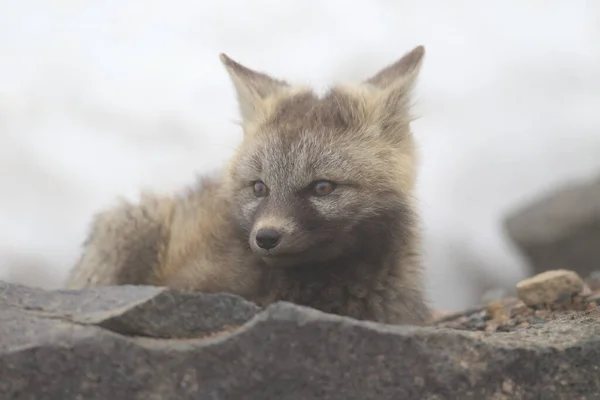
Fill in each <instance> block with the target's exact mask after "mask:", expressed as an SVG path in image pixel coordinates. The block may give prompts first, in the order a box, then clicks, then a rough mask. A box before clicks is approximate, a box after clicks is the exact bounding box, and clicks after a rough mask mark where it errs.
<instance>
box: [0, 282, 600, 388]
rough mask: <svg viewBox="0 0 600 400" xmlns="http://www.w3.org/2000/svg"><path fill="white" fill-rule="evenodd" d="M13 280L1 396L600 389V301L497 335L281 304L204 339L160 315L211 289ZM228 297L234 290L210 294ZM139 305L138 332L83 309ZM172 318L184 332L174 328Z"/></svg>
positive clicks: (7, 289)
mask: <svg viewBox="0 0 600 400" xmlns="http://www.w3.org/2000/svg"><path fill="white" fill-rule="evenodd" d="M3 288H4V293H3V294H2V296H0V298H2V301H3V302H4V303H3V305H2V307H0V377H1V378H0V398H1V399H40V400H43V399H60V400H68V399H85V400H87V399H111V400H118V399H127V400H135V399H150V400H153V399H156V400H158V399H160V400H170V399H174V400H175V399H177V400H183V399H215V400H216V399H265V400H268V399H277V400H285V399H344V400H351V399H361V400H369V399H378V400H381V399H408V400H410V399H477V400H480V399H539V398H544V399H569V400H572V399H598V398H600V379H599V377H600V311H599V310H598V309H596V310H591V311H588V312H585V313H581V314H580V315H579V316H578V317H577V318H574V319H569V320H566V319H565V320H557V321H554V322H551V323H549V324H546V325H540V326H535V327H530V328H528V329H525V330H521V331H517V332H511V333H493V334H490V333H482V332H464V331H453V330H449V329H442V328H435V327H412V326H390V325H383V324H377V323H372V322H365V321H357V320H353V319H350V318H345V317H339V316H335V315H329V314H325V313H322V312H320V311H316V310H313V309H310V308H306V307H301V306H296V305H292V304H289V303H284V302H280V303H276V304H274V305H271V306H269V307H268V308H266V309H265V310H263V311H261V312H259V313H258V314H256V315H254V317H252V318H251V319H250V320H248V321H246V322H241V323H240V322H239V320H240V319H243V318H239V319H237V320H235V321H233V320H232V321H231V323H230V324H222V326H230V327H229V328H228V329H226V330H223V331H221V332H220V333H219V332H217V333H215V334H213V335H211V336H210V337H206V336H204V335H199V336H203V337H194V335H192V334H185V333H184V332H182V329H181V328H180V327H178V326H175V325H168V324H162V323H161V322H159V321H156V320H159V319H161V318H163V317H164V318H167V319H169V318H175V317H173V316H172V315H171V314H177V313H178V310H179V308H178V307H179V304H181V302H182V301H183V300H181V299H186V300H185V301H183V302H184V303H185V302H187V301H188V300H189V302H191V303H194V302H196V301H197V302H198V303H197V305H198V306H202V305H206V304H208V305H209V307H210V304H215V303H211V302H210V301H207V300H206V299H207V298H208V297H206V296H207V295H202V294H197V295H195V296H194V295H190V294H188V295H182V294H181V293H179V292H176V291H170V290H166V289H157V288H148V287H128V288H126V289H117V288H98V289H93V290H84V291H81V292H65V291H59V292H43V291H38V290H31V289H26V288H22V287H12V286H11V285H3ZM7 293H9V294H8V295H7ZM121 296H122V297H123V298H122V299H121V300H117V299H118V298H121ZM161 296H168V298H170V299H172V301H167V300H160V298H161ZM186 296H189V297H186ZM218 297H226V298H228V299H230V298H233V297H230V296H227V295H214V296H212V298H218ZM73 299H77V302H78V303H80V304H81V305H82V306H81V307H78V306H76V304H74V303H73V302H72V301H73ZM153 299H154V300H156V299H159V301H154V300H153ZM194 299H195V300H194ZM44 303H47V304H50V305H51V306H52V307H55V308H56V310H57V311H56V312H54V311H53V310H52V307H49V306H48V305H47V304H44ZM108 303H110V304H108ZM84 304H85V305H84ZM107 304H108V305H107ZM228 304H230V305H231V307H232V308H237V307H242V308H243V307H246V306H247V304H246V303H245V302H244V301H243V300H237V301H235V302H231V303H228ZM154 305H157V308H156V310H155V309H154ZM169 305H170V306H169ZM32 306H35V307H32ZM136 307H142V308H145V314H144V315H146V317H145V318H144V319H143V320H144V321H146V322H144V323H142V324H140V325H139V326H144V329H139V328H137V329H134V330H135V331H136V334H135V336H132V335H130V334H129V333H128V332H126V331H123V330H121V329H118V330H116V331H114V330H112V329H111V328H112V326H111V325H110V324H109V325H108V326H107V325H106V324H104V321H106V320H103V319H96V320H95V321H96V322H90V321H92V320H93V319H86V318H87V317H86V318H84V319H85V322H81V321H82V320H81V319H79V318H80V317H82V316H83V315H91V314H96V313H105V312H110V313H112V318H117V317H118V315H117V314H119V311H118V310H119V309H120V310H121V311H120V313H121V314H119V315H120V316H121V318H125V316H126V315H129V316H130V317H132V318H133V319H135V318H137V317H136V315H137V314H136V312H132V311H131V310H133V309H135V308H136ZM169 307H170V308H169ZM187 307H189V308H188V309H192V308H193V307H192V306H191V305H188V306H187ZM81 310H84V312H82V311H81ZM107 310H109V311H107ZM212 311H214V312H217V308H213V309H212ZM221 311H222V312H223V314H224V315H229V316H232V315H237V314H235V313H233V312H232V311H231V310H225V309H222V310H221ZM74 316H75V318H73V317H74ZM210 318H211V317H209V316H207V320H210ZM202 319H203V318H196V322H195V324H192V325H193V326H194V330H195V332H206V331H210V330H211V329H212V328H210V329H208V328H203V327H202ZM223 319H224V317H223ZM149 320H152V321H149ZM183 320H184V319H183V318H181V319H180V320H179V322H181V321H183ZM171 321H174V320H173V319H172V320H171ZM123 323H126V322H125V321H123ZM144 324H145V325H144ZM155 324H159V325H160V326H162V328H161V332H162V335H161V336H163V338H156V337H149V336H148V335H145V334H144V333H145V332H146V331H145V329H146V328H148V327H150V328H149V331H148V332H151V335H150V336H156V335H154V332H155V331H154V328H153V327H154V326H155ZM208 324H209V325H210V326H214V324H213V323H212V322H210V321H208ZM236 325H237V326H236ZM171 328H172V329H174V332H175V334H174V335H173V337H174V338H164V336H166V335H165V334H168V333H169V329H171Z"/></svg>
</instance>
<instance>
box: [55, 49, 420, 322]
mask: <svg viewBox="0 0 600 400" xmlns="http://www.w3.org/2000/svg"><path fill="white" fill-rule="evenodd" d="M423 55H424V48H423V47H422V46H419V47H417V48H415V49H414V50H412V51H411V52H409V53H407V54H406V55H404V57H402V58H401V59H400V60H398V61H396V62H395V63H393V64H391V65H390V66H388V67H386V68H385V69H383V70H382V71H380V72H379V73H378V74H376V75H374V76H373V77H372V78H370V79H368V80H366V81H364V82H362V83H361V84H356V85H335V86H333V87H332V88H331V89H330V90H329V91H328V92H327V93H326V94H325V95H324V96H322V97H318V96H317V95H316V94H315V93H314V92H313V91H312V90H311V89H310V88H305V87H299V86H295V85H290V84H289V83H287V82H285V81H282V80H277V79H274V78H271V77H269V76H268V75H266V74H263V73H260V72H257V71H253V70H251V69H249V68H246V67H244V66H242V65H240V64H238V63H237V62H235V61H233V60H231V59H230V58H229V57H227V56H225V55H221V60H222V62H223V63H224V65H225V66H226V68H227V71H228V72H229V75H230V77H231V79H232V82H233V84H234V87H235V89H236V93H237V98H238V102H239V106H240V112H241V116H242V127H243V130H244V140H243V141H242V143H241V144H240V146H239V148H238V149H237V152H236V153H235V155H234V157H233V158H232V159H231V160H230V162H229V163H228V165H227V166H226V168H225V169H224V170H223V173H222V176H220V177H218V178H208V177H207V178H204V179H202V180H201V181H200V182H199V185H198V186H197V187H195V188H191V189H188V190H187V191H185V192H184V193H182V194H180V195H178V196H171V197H159V196H155V195H145V196H143V197H142V200H141V201H140V203H139V204H137V205H133V204H130V203H123V204H121V205H119V206H118V207H114V208H112V209H109V210H107V211H104V212H102V213H100V214H98V215H97V216H96V218H95V220H94V222H93V226H92V229H91V233H90V235H89V237H88V239H87V240H86V242H85V245H84V250H83V254H82V256H81V259H80V260H79V262H78V264H77V265H76V266H75V268H74V269H73V271H72V272H71V276H70V278H69V281H68V283H67V286H68V287H69V288H82V287H86V286H93V285H118V284H151V285H159V286H169V287H174V288H180V289H187V290H199V291H204V292H231V293H236V294H238V295H240V296H243V297H245V298H247V299H249V300H252V301H255V302H257V303H258V304H261V305H267V304H270V303H272V302H274V301H278V300H285V301H290V302H294V303H297V304H302V305H307V306H310V307H314V308H317V309H320V310H322V311H325V312H330V313H335V314H340V315H345V316H350V317H353V318H357V319H367V320H374V321H379V322H385V323H412V324H420V323H423V322H424V321H425V319H426V318H427V317H428V315H429V309H428V306H427V302H426V300H425V295H424V289H423V282H422V276H421V275H422V266H421V261H420V258H419V253H420V239H419V228H418V225H419V220H418V217H417V215H416V213H415V211H414V210H415V207H414V204H413V191H414V185H415V178H416V164H417V157H416V151H415V145H414V141H413V136H412V133H411V131H410V122H411V116H410V101H411V91H412V89H413V86H414V84H415V81H416V79H417V76H418V73H419V70H420V66H421V63H422V59H423ZM323 180H326V182H332V185H333V186H331V188H333V189H332V190H331V191H330V192H328V193H326V194H325V195H316V194H315V193H316V192H315V187H316V186H315V185H316V183H318V182H322V181H323ZM256 182H260V183H261V184H262V185H263V189H264V193H263V194H262V195H258V194H257V192H255V184H256ZM261 229H270V230H275V231H276V232H278V234H279V235H280V239H279V241H278V242H277V244H276V246H275V247H273V248H265V247H264V246H263V247H261V246H260V245H259V244H257V243H258V241H257V232H259V230H261Z"/></svg>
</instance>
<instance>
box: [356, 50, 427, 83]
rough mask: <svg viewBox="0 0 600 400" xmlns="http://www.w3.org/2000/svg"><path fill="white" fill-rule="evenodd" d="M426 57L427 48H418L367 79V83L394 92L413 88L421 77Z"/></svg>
mask: <svg viewBox="0 0 600 400" xmlns="http://www.w3.org/2000/svg"><path fill="white" fill-rule="evenodd" d="M424 56H425V47H423V46H417V47H415V48H414V49H412V50H411V51H409V52H408V53H406V54H405V55H403V56H402V58H400V59H399V60H397V61H396V62H394V63H392V64H390V65H388V66H387V67H385V68H384V69H382V70H381V71H379V72H378V73H377V74H375V75H374V76H372V77H371V78H369V79H367V80H366V81H365V83H367V84H371V85H374V86H376V87H378V88H379V89H383V90H386V89H389V90H392V89H394V88H395V87H398V86H402V87H406V86H407V85H408V86H412V85H413V84H414V82H415V81H416V79H417V77H418V76H419V71H420V70H421V65H422V64H423V57H424Z"/></svg>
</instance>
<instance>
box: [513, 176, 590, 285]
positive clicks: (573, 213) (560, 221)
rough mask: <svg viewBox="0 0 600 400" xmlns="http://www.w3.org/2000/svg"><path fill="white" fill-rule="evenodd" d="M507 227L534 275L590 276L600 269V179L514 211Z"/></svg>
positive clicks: (554, 194)
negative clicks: (563, 272)
mask: <svg viewBox="0 0 600 400" xmlns="http://www.w3.org/2000/svg"><path fill="white" fill-rule="evenodd" d="M504 228H505V231H506V232H507V234H508V236H509V238H510V239H511V240H512V241H513V242H514V243H515V245H516V246H517V247H518V248H519V250H520V251H521V252H522V253H523V255H524V256H525V257H526V258H527V260H528V261H529V263H530V265H531V267H532V268H533V273H534V274H537V273H540V272H544V271H547V270H552V269H569V270H573V271H576V272H577V273H579V275H581V276H582V277H587V276H589V275H590V273H592V272H593V271H596V270H598V269H600V178H598V179H596V180H594V181H591V182H583V183H578V184H572V185H570V186H567V187H564V188H562V189H560V190H557V191H555V192H554V193H550V194H547V195H546V196H544V197H543V198H539V199H537V200H535V201H533V202H531V203H530V204H529V205H527V206H525V207H522V208H520V209H518V210H515V211H514V212H512V213H510V215H508V216H507V218H506V219H505V221H504Z"/></svg>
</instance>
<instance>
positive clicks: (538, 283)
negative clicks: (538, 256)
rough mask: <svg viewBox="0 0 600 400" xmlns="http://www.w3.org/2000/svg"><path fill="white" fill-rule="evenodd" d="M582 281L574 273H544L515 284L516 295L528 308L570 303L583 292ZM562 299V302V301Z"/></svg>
mask: <svg viewBox="0 0 600 400" xmlns="http://www.w3.org/2000/svg"><path fill="white" fill-rule="evenodd" d="M583 288H584V283H583V279H581V277H580V276H579V275H578V274H577V273H576V272H574V271H568V270H565V269H557V270H553V271H546V272H542V273H540V274H537V275H534V276H532V277H530V278H527V279H524V280H522V281H521V282H519V283H517V295H518V296H519V299H521V300H522V301H523V302H524V303H525V304H526V305H528V306H536V305H544V304H553V303H556V302H561V301H563V302H564V301H570V300H571V297H573V296H574V295H577V294H579V293H581V292H582V291H583ZM563 299H564V300H563Z"/></svg>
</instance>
